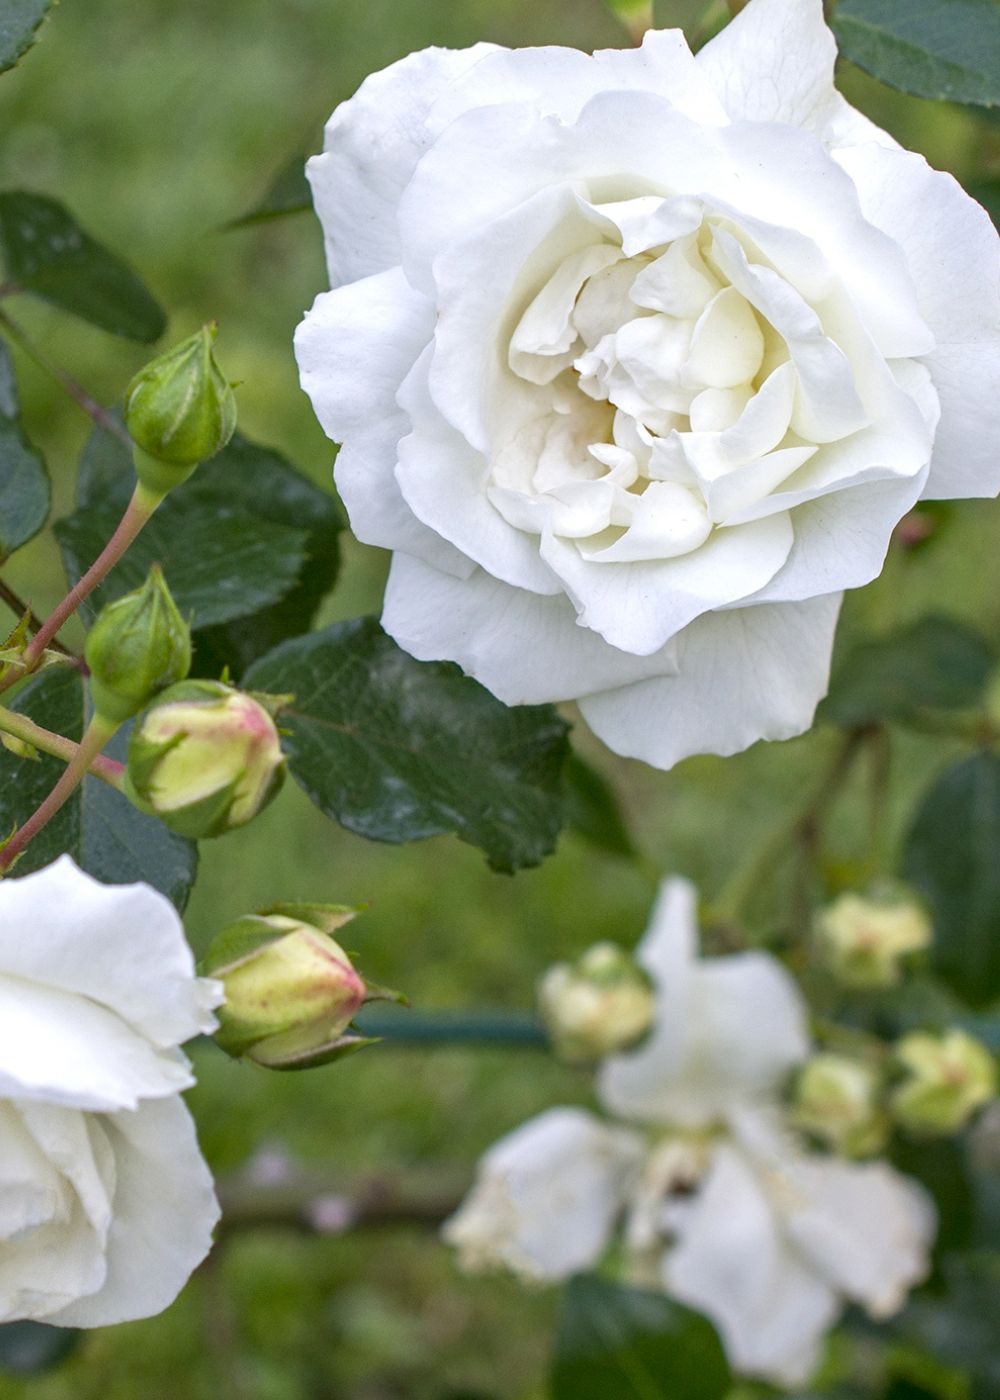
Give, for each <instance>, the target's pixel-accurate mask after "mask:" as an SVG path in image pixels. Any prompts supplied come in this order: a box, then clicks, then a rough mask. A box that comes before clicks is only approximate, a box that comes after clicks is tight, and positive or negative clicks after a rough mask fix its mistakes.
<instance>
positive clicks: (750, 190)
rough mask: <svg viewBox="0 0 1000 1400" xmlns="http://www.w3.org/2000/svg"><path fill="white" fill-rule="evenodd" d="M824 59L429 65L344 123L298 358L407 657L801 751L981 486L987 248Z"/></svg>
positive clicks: (709, 743) (328, 174)
mask: <svg viewBox="0 0 1000 1400" xmlns="http://www.w3.org/2000/svg"><path fill="white" fill-rule="evenodd" d="M834 58H835V46H834V41H833V37H832V35H831V33H830V31H829V30H828V29H827V27H826V25H825V23H824V21H823V12H822V4H821V0H751V3H750V4H749V5H748V6H747V7H746V9H744V10H743V12H742V13H741V14H740V15H739V17H738V18H737V19H735V20H734V21H733V22H732V23H731V24H730V25H729V26H728V28H726V29H725V30H724V31H723V32H722V33H721V34H720V35H719V36H718V37H717V38H716V39H714V40H713V41H712V42H711V43H710V44H708V45H707V46H706V47H705V48H704V49H702V51H701V52H700V53H699V54H698V56H697V57H696V58H695V57H693V56H692V54H691V53H690V51H689V49H688V47H687V45H686V43H685V40H684V37H683V35H682V34H681V33H680V32H679V31H677V30H668V31H663V32H652V33H649V34H647V36H646V38H645V41H644V43H643V45H642V47H641V49H634V50H606V51H602V52H599V53H596V54H594V55H593V56H592V57H591V56H588V55H584V54H582V53H579V52H577V51H575V50H572V49H562V48H539V49H523V50H514V51H510V50H506V49H500V48H494V47H492V46H490V45H478V46H476V47H475V48H472V49H466V50H463V51H459V52H452V51H449V50H444V49H427V50H424V51H423V52H421V53H417V54H413V55H411V56H410V57H409V58H406V59H403V60H402V61H401V62H399V63H396V64H393V65H392V67H390V68H387V69H386V70H385V71H384V72H381V73H376V74H375V75H374V76H372V77H370V78H368V79H367V80H366V81H365V83H363V84H362V86H361V88H360V90H359V92H358V93H357V95H356V96H355V97H353V98H352V99H351V100H350V101H348V102H345V103H344V104H343V105H342V106H340V107H338V108H337V110H336V111H335V112H334V114H333V116H332V118H331V119H330V122H329V124H328V126H327V130H326V142H325V150H324V152H323V154H322V155H320V156H317V157H315V158H314V159H313V160H311V161H310V163H309V176H310V179H311V181H312V186H313V192H314V198H315V203H316V208H317V211H318V213H319V216H320V219H321V221H322V224H323V228H324V231H325V234H326V247H327V256H328V262H329V272H330V280H331V285H332V287H333V290H332V291H331V292H328V293H325V294H323V295H321V296H320V297H319V298H318V300H317V301H316V303H315V305H314V307H313V308H312V310H311V312H310V313H309V314H308V315H307V317H306V319H305V321H304V322H303V324H302V325H301V326H300V328H299V331H298V335H297V337H296V349H297V354H298V360H299V365H300V368H301V374H302V383H303V386H304V388H305V389H306V392H307V393H308V394H309V396H310V397H311V399H312V402H313V405H314V408H315V410H316V413H317V415H318V417H319V419H320V422H321V423H322V425H323V427H324V428H325V429H326V431H327V433H328V434H329V435H330V436H331V437H332V438H333V439H335V440H336V441H338V442H341V443H342V444H343V446H342V448H341V451H340V455H339V458H338V462H337V468H336V478H337V483H338V486H339V488H340V492H341V495H342V497H343V500H344V502H345V504H346V506H347V509H348V512H349V514H350V518H351V523H352V526H353V528H354V531H355V533H356V534H357V535H358V537H359V538H360V539H362V540H363V541H365V542H367V543H370V544H375V545H381V546H383V547H384V548H386V549H390V550H392V551H393V560H392V569H391V573H390V577H389V584H388V589H387V593H386V598H385V607H384V612H383V618H382V621H383V625H384V626H385V628H386V630H387V631H388V632H389V633H390V634H391V635H392V636H393V637H394V638H395V639H396V641H397V642H398V643H399V644H400V646H402V647H404V648H405V649H406V650H407V651H408V652H410V653H412V654H413V655H414V656H416V657H419V658H421V659H424V660H438V659H448V660H453V661H457V662H458V663H459V664H460V665H461V666H462V667H463V668H464V669H465V670H466V671H467V672H468V673H469V674H470V675H472V676H475V677H476V679H477V680H479V681H481V682H482V683H483V684H484V685H485V686H487V687H488V688H489V689H490V690H491V691H493V693H494V694H495V695H497V696H499V697H500V699H502V700H504V701H506V702H507V703H509V704H520V703H534V702H541V701H562V700H576V701H578V702H579V706H580V709H581V711H582V713H583V715H584V717H585V719H586V720H587V722H588V723H589V724H590V726H591V727H592V728H593V729H594V730H595V732H596V733H597V734H598V735H599V736H600V737H601V738H602V739H603V740H604V741H605V742H606V743H607V744H608V745H609V747H611V748H612V749H614V750H616V751H617V752H619V753H622V754H627V755H631V756H634V757H638V758H642V759H644V760H645V761H646V762H648V763H652V764H655V765H656V766H658V767H663V768H666V767H669V766H670V765H671V764H673V763H675V762H677V760H678V759H680V758H683V757H685V756H686V755H688V754H692V753H699V752H712V753H734V752H736V751H738V750H739V749H742V748H745V747H746V746H747V745H748V744H750V743H753V742H754V740H756V739H760V738H770V739H777V738H787V737H789V736H791V735H793V734H798V733H801V732H802V731H803V730H804V729H806V728H807V727H808V726H809V724H810V722H811V719H812V714H813V710H814V708H815V705H816V702H817V701H818V699H819V698H820V697H821V696H822V695H823V693H824V691H825V689H826V685H827V679H828V669H829V661H830V652H831V645H832V637H833V631H834V626H835V623H836V619H837V611H838V607H839V603H840V598H841V593H842V590H844V589H845V588H855V587H858V586H859V585H861V584H865V583H867V582H869V581H870V580H871V579H873V578H874V577H875V576H876V575H877V574H878V572H879V570H880V569H881V567H882V563H883V560H884V558H885V553H886V549H887V546H888V542H889V537H890V534H891V532H892V529H893V527H894V526H895V524H896V523H897V522H898V521H899V519H900V518H901V516H903V515H904V514H905V513H906V512H907V511H908V510H909V509H910V508H911V506H913V505H914V503H915V502H916V501H918V500H919V499H921V498H922V497H958V496H992V495H994V494H996V492H997V491H998V489H1000V453H998V452H997V450H996V441H997V433H998V429H1000V409H998V401H997V394H996V385H997V383H998V380H1000V256H998V240H997V235H996V233H995V232H994V229H993V226H992V224H991V222H990V220H989V218H988V217H987V215H986V214H985V213H984V211H983V210H982V209H981V208H980V207H979V206H978V205H977V204H976V203H975V202H974V201H973V200H971V199H970V198H969V197H968V196H967V195H965V194H964V193H963V191H962V190H961V189H960V187H959V186H958V185H957V184H956V182H955V181H954V180H953V179H952V178H951V177H950V176H949V175H944V174H940V173H938V172H936V171H934V170H932V169H930V168H929V166H928V165H927V163H926V162H925V161H924V160H923V158H922V157H921V156H919V155H912V154H910V153H908V152H906V151H903V150H901V149H900V148H899V147H898V146H897V145H896V144H895V142H894V141H893V140H892V139H891V138H890V137H889V136H887V135H886V134H885V133H884V132H882V131H880V130H878V128H876V127H875V126H873V125H872V123H871V122H869V121H868V120H867V119H866V118H865V117H863V116H862V115H860V114H859V113H858V112H856V111H854V110H853V109H852V108H851V107H850V106H848V104H847V103H846V102H845V101H844V100H843V99H842V98H841V97H840V96H839V95H838V94H837V93H836V92H835V91H834V87H833V65H834Z"/></svg>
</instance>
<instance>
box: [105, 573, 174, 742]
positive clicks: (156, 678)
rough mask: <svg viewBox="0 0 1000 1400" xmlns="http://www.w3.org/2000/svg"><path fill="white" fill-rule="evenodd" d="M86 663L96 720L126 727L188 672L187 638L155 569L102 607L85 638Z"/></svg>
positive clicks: (167, 592)
mask: <svg viewBox="0 0 1000 1400" xmlns="http://www.w3.org/2000/svg"><path fill="white" fill-rule="evenodd" d="M84 657H85V659H86V662H87V666H88V668H89V670H90V693H91V697H92V699H93V702H94V709H95V711H96V712H97V714H98V715H99V716H100V717H101V718H102V719H103V720H106V721H107V722H108V723H110V724H114V725H119V724H124V722H125V720H127V719H131V717H132V716H133V715H135V714H138V713H139V711H140V710H141V709H142V708H143V706H144V705H148V703H149V702H150V700H152V698H153V696H154V695H157V694H159V692H160V691H161V690H165V689H166V688H167V686H170V685H173V684H174V683H175V682H177V681H181V680H183V679H184V677H185V676H186V675H187V673H188V671H189V670H190V669H191V633H190V631H189V629H188V626H187V624H186V623H185V621H184V619H183V618H182V617H181V615H180V613H179V612H178V611H177V604H176V603H175V602H174V600H173V598H172V597H171V595H170V589H169V588H168V587H167V584H166V580H165V579H164V577H163V574H162V572H161V570H160V567H159V565H158V564H154V565H153V567H152V568H151V569H150V571H149V577H148V578H147V579H146V582H145V583H144V584H143V585H142V587H141V588H137V589H135V591H134V592H132V593H126V595H125V597H124V598H118V599H116V600H115V602H113V603H109V604H108V605H107V607H105V608H104V609H103V610H102V611H101V613H100V615H99V616H98V618H97V621H96V622H95V623H94V625H93V627H92V628H91V629H90V631H89V632H88V633H87V641H86V644H85V646H84Z"/></svg>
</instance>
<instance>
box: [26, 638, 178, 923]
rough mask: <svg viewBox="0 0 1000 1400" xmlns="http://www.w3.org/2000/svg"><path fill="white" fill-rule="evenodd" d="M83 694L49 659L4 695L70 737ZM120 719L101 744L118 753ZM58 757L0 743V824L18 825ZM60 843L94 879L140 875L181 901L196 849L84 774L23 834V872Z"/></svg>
mask: <svg viewBox="0 0 1000 1400" xmlns="http://www.w3.org/2000/svg"><path fill="white" fill-rule="evenodd" d="M85 704H86V695H85V690H84V686H83V682H82V681H81V678H80V675H79V672H77V671H76V670H74V669H72V668H70V667H68V666H66V667H63V666H58V667H53V668H52V669H51V670H45V671H42V672H41V674H39V675H37V676H33V677H32V679H31V680H29V681H28V682H27V684H25V685H24V686H23V687H22V688H21V689H20V690H19V691H18V692H17V694H16V696H15V698H14V699H13V701H11V708H12V709H14V710H16V711H17V712H18V713H19V714H26V715H29V716H30V717H31V718H32V719H33V720H34V721H35V722H36V724H41V725H43V726H44V727H45V728H46V729H53V730H55V731H56V732H57V733H59V734H63V735H65V736H66V738H68V739H73V740H74V741H78V740H79V738H80V735H81V734H82V733H83V726H84V714H85ZM128 728H129V727H128V726H126V727H125V728H124V729H122V730H119V732H118V734H117V735H116V736H115V738H114V739H113V740H112V741H111V743H110V744H109V746H108V748H107V750H106V752H107V753H108V754H109V755H110V756H111V757H112V758H117V759H118V760H119V761H120V762H121V761H124V758H125V750H126V747H127V744H128ZM63 767H64V765H63V764H62V763H61V762H60V761H59V759H57V758H49V757H48V756H47V755H46V754H42V755H41V756H40V758H39V760H38V762H35V763H31V762H27V761H25V760H24V759H22V758H17V757H15V755H14V754H12V753H9V752H8V750H7V749H5V748H2V747H0V831H2V832H3V833H4V835H6V834H7V833H8V832H9V831H10V830H11V829H12V828H13V827H14V826H20V825H21V823H22V822H24V821H25V820H26V819H27V818H28V817H29V816H30V815H31V813H32V812H33V811H34V810H35V808H36V807H37V806H38V804H39V803H40V802H41V801H42V799H43V798H44V797H46V796H47V794H48V793H49V792H50V791H51V789H52V788H53V786H54V785H55V783H56V780H57V779H58V777H59V775H60V773H61V772H62V770H63ZM64 851H68V852H69V854H70V855H71V856H72V857H73V859H74V860H75V861H76V863H77V865H79V866H80V868H81V870H86V871H87V872H88V874H90V875H93V876H94V878H95V879H97V880H103V881H105V883H107V884H128V883H129V882H130V881H133V880H145V881H146V883H147V884H150V885H152V886H153V887H154V888H155V889H158V890H161V891H162V892H163V893H164V894H165V895H166V896H167V898H168V899H171V900H172V901H173V902H174V904H176V905H177V907H178V908H183V906H184V903H185V901H186V899H187V895H188V891H189V890H190V888H191V885H192V884H193V882H194V877H195V871H196V868H197V859H198V857H197V851H196V849H195V847H194V846H193V845H192V843H191V842H190V841H185V840H183V839H182V838H181V837H180V836H174V835H173V833H172V832H169V831H168V830H167V829H166V827H165V826H164V825H163V824H162V822H159V821H157V820H156V818H155V817H147V816H144V815H143V813H142V812H139V811H137V810H136V808H135V807H133V806H132V804H131V803H130V802H129V801H128V800H127V799H126V798H125V797H123V796H122V795H121V793H119V792H116V791H115V790H114V788H112V787H109V786H108V785H107V783H103V782H101V781H100V780H99V779H98V778H90V777H88V778H85V779H84V780H83V783H82V785H81V786H80V787H79V788H78V789H77V791H76V792H75V793H74V794H73V796H72V797H71V798H70V800H69V801H68V802H67V803H66V805H65V807H63V808H62V810H61V811H60V812H58V813H57V814H56V816H55V817H53V819H52V821H51V822H49V824H48V826H47V827H45V828H44V830H43V831H41V832H40V833H39V835H38V836H37V837H36V838H35V840H34V841H32V842H31V844H30V846H29V847H28V848H27V850H26V852H25V854H24V855H23V856H22V857H21V859H20V860H19V861H18V863H17V867H16V869H17V873H18V874H19V875H27V874H29V873H30V872H31V871H32V870H38V869H39V868H40V867H41V866H43V865H48V864H49V863H50V862H51V861H53V860H55V859H56V857H57V856H60V855H62V853H63V852H64Z"/></svg>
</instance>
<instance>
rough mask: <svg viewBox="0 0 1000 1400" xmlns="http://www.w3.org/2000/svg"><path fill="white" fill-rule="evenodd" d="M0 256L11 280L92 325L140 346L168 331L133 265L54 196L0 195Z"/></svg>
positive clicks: (20, 191) (17, 191)
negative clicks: (86, 229) (87, 229)
mask: <svg viewBox="0 0 1000 1400" xmlns="http://www.w3.org/2000/svg"><path fill="white" fill-rule="evenodd" d="M0 255H2V256H3V260H4V264H5V267H6V275H7V281H8V282H13V283H15V284H16V285H17V287H18V288H20V289H21V290H23V291H26V292H32V293H33V294H34V295H35V296H38V297H41V298H42V300H43V301H48V302H51V303H52V305H53V306H58V307H61V308H62V310H63V311H71V312H72V313H73V315H74V316H79V317H81V319H82V320H84V321H89V322H90V323H91V325H94V326H100V327H101V329H102V330H105V331H110V332H111V334H112V335H121V336H124V337H125V338H126V339H127V340H139V341H142V342H143V343H148V342H149V341H153V340H157V339H158V338H159V337H160V336H161V335H162V334H163V331H164V328H165V327H166V324H167V320H166V316H165V314H164V312H163V310H162V308H161V307H160V305H159V303H158V302H157V301H155V300H154V298H153V297H152V295H151V294H150V293H149V292H148V291H147V290H146V288H145V287H144V286H143V284H142V283H141V282H140V281H139V279H138V277H137V276H136V275H135V273H134V272H133V271H132V269H131V268H130V267H128V266H127V264H126V263H124V262H123V261H122V260H121V258H119V257H117V256H116V255H115V254H114V253H112V252H110V251H109V250H108V249H107V248H105V247H104V246H103V245H102V244H100V243H97V242H95V241H94V239H92V238H91V237H90V235H89V234H87V233H85V232H84V231H83V229H82V228H81V227H80V226H79V224H78V223H77V222H76V220H75V219H74V218H73V215H72V214H71V213H70V212H69V210H68V209H66V208H65V206H64V205H62V204H60V203H58V201H56V200H54V199H49V198H48V197H47V196H45V195H41V194H31V193H29V192H28V191H26V190H8V191H6V192H5V193H2V194H0Z"/></svg>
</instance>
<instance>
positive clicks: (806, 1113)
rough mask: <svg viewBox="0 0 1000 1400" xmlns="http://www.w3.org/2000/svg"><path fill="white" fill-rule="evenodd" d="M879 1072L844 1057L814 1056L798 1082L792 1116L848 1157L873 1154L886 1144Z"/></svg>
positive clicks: (885, 1122)
mask: <svg viewBox="0 0 1000 1400" xmlns="http://www.w3.org/2000/svg"><path fill="white" fill-rule="evenodd" d="M879 1086H880V1082H879V1075H878V1073H877V1071H876V1070H874V1069H873V1068H872V1067H871V1066H870V1065H866V1064H863V1063H862V1062H861V1061H860V1060H853V1059H848V1057H847V1056H846V1055H814V1056H813V1058H812V1059H811V1060H809V1061H808V1062H807V1063H806V1064H805V1065H804V1066H803V1069H802V1071H801V1073H800V1074H799V1077H798V1079H797V1081H796V1084H795V1091H794V1096H793V1101H792V1117H793V1118H794V1120H795V1122H796V1123H797V1124H798V1126H799V1127H800V1128H802V1129H804V1130H805V1131H806V1132H808V1133H811V1134H812V1135H813V1136H814V1137H816V1138H819V1139H820V1140H821V1141H822V1142H823V1143H825V1144H826V1145H827V1146H828V1147H830V1148H832V1149H833V1151H835V1152H839V1153H841V1154H842V1155H843V1156H845V1157H871V1156H873V1155H874V1154H875V1153H876V1152H880V1151H881V1150H882V1148H883V1147H884V1146H885V1143H886V1138H887V1136H888V1124H887V1121H886V1116H885V1114H884V1113H883V1112H882V1110H881V1108H880V1105H879Z"/></svg>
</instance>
